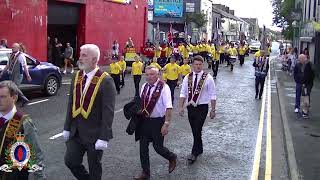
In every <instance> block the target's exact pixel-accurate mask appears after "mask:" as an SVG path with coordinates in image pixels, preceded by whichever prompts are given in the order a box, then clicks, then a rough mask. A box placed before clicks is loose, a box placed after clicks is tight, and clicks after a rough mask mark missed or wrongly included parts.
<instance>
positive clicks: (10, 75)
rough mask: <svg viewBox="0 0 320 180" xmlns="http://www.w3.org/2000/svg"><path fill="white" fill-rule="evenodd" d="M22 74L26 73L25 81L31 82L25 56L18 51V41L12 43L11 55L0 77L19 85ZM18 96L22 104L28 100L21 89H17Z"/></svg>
mask: <svg viewBox="0 0 320 180" xmlns="http://www.w3.org/2000/svg"><path fill="white" fill-rule="evenodd" d="M24 74H25V75H26V79H27V81H28V82H31V81H32V79H31V76H30V74H29V70H28V66H27V61H26V57H25V55H24V54H23V53H22V52H20V45H19V44H18V43H13V45H12V53H11V56H10V58H9V61H8V62H7V65H6V66H5V68H4V69H3V71H2V72H1V74H0V78H3V79H4V80H11V81H13V82H14V83H15V84H16V85H17V86H18V87H19V86H20V85H21V83H22V80H23V76H24ZM19 97H20V98H21V99H22V106H24V104H26V103H27V102H29V100H28V98H26V97H25V96H24V94H23V93H22V92H21V91H19Z"/></svg>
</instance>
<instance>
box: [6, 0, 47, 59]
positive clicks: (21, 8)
mask: <svg viewBox="0 0 320 180" xmlns="http://www.w3.org/2000/svg"><path fill="white" fill-rule="evenodd" d="M0 12H1V16H0V26H1V28H0V39H2V38H5V39H7V40H8V45H9V47H11V45H12V43H13V42H22V43H23V44H24V45H25V46H26V48H27V51H28V53H29V54H31V55H32V56H34V57H35V58H38V59H41V60H46V58H47V51H46V49H47V1H46V0H33V1H31V0H23V1H22V0H2V1H0ZM43 47H45V48H43Z"/></svg>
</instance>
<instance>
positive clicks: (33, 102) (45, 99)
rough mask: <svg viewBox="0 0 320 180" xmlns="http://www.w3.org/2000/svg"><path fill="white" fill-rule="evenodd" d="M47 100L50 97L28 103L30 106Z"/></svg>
mask: <svg viewBox="0 0 320 180" xmlns="http://www.w3.org/2000/svg"><path fill="white" fill-rule="evenodd" d="M46 101H49V99H43V100H40V101H35V102H32V103H28V106H31V105H34V104H38V103H42V102H46Z"/></svg>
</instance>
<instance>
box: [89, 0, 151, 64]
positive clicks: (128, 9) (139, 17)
mask: <svg viewBox="0 0 320 180" xmlns="http://www.w3.org/2000/svg"><path fill="white" fill-rule="evenodd" d="M132 2H133V3H132V4H118V3H112V2H106V1H104V0H87V4H86V17H85V22H86V23H85V26H86V27H85V28H86V30H85V42H86V43H95V44H97V45H98V46H99V47H100V51H101V52H102V53H104V52H106V51H108V50H109V51H111V47H112V43H113V41H114V40H118V42H119V44H120V51H123V48H124V47H125V43H126V41H127V40H128V38H129V37H131V38H132V40H133V42H134V45H135V47H136V49H137V50H139V51H140V47H141V46H142V45H143V44H144V41H145V40H146V39H145V38H146V35H147V11H146V10H147V9H146V8H147V1H145V0H135V1H132ZM100 61H101V62H100V64H104V63H105V62H103V58H101V59H100Z"/></svg>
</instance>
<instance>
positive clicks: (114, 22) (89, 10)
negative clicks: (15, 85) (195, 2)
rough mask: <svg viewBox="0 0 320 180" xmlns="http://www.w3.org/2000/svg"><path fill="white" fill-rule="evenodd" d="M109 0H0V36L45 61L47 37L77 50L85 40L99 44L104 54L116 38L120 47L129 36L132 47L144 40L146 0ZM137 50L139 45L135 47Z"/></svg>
mask: <svg viewBox="0 0 320 180" xmlns="http://www.w3.org/2000/svg"><path fill="white" fill-rule="evenodd" d="M111 1H112V0H38V1H33V0H26V1H20V0H10V1H1V2H0V12H1V13H0V27H1V28H0V38H1V39H2V38H5V39H7V40H8V45H9V46H10V45H11V44H12V43H13V42H22V43H23V44H25V45H26V47H27V51H28V53H29V54H31V55H32V56H34V57H36V58H38V59H40V60H43V61H46V59H47V36H50V37H51V38H52V39H53V38H54V37H57V38H58V39H59V40H60V41H61V42H62V43H63V44H65V43H66V42H70V43H71V44H72V46H73V47H74V48H75V47H76V48H75V50H76V53H78V52H79V47H80V46H81V45H82V44H85V43H94V44H97V45H98V46H99V47H100V50H101V53H102V57H101V59H100V62H101V63H100V64H105V63H106V62H105V61H104V58H103V54H105V53H106V52H107V51H110V50H111V47H112V42H113V41H114V40H118V42H119V44H120V50H122V49H123V48H124V45H125V42H126V41H127V39H128V38H129V37H131V38H132V39H133V41H134V43H135V46H137V47H141V46H143V43H144V42H145V37H146V28H147V17H146V16H147V1H145V0H132V1H131V3H130V4H120V3H114V2H111ZM137 49H139V48H137Z"/></svg>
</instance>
